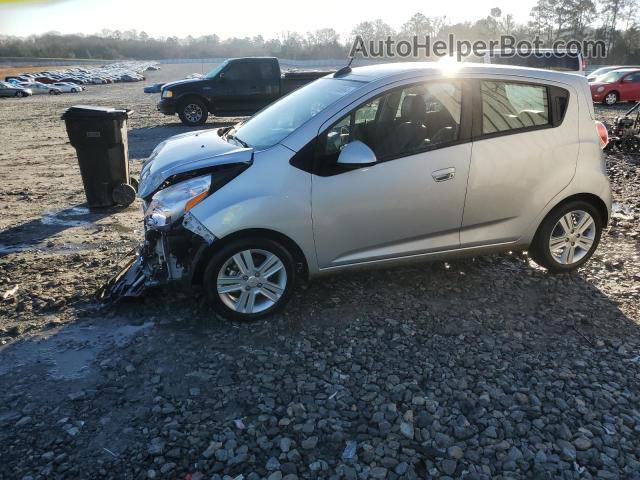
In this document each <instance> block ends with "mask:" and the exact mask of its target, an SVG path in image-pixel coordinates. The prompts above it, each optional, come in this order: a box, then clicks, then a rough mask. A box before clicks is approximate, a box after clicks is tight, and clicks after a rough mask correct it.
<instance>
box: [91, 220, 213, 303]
mask: <svg viewBox="0 0 640 480" xmlns="http://www.w3.org/2000/svg"><path fill="white" fill-rule="evenodd" d="M214 240H215V237H214V236H213V235H212V234H211V233H210V232H209V231H208V230H207V229H206V228H205V227H204V226H203V225H202V224H201V223H200V222H199V221H198V220H197V219H196V218H195V217H194V216H193V215H192V214H191V213H189V212H187V213H186V214H185V216H184V218H183V221H182V222H181V223H180V224H179V225H178V226H177V227H174V228H172V229H170V230H167V231H164V232H162V231H157V230H153V229H150V228H145V240H144V243H143V244H142V245H141V246H140V247H138V248H137V249H136V250H135V251H133V252H131V254H130V255H129V258H128V259H127V260H126V263H125V264H124V266H123V268H121V269H120V271H119V272H118V273H117V274H116V275H115V276H114V277H113V278H111V279H110V280H109V281H108V282H107V283H106V284H105V285H104V286H103V287H102V288H101V289H100V290H99V292H98V297H99V298H100V299H101V300H103V301H105V302H110V301H114V300H117V299H120V298H126V297H129V298H131V297H139V296H142V295H143V294H144V292H145V291H146V290H147V288H149V287H155V286H159V285H164V284H167V283H170V282H174V281H182V282H185V283H188V284H191V280H192V278H193V274H194V271H195V267H196V264H197V260H198V259H200V258H201V256H202V253H203V252H204V251H205V250H206V248H207V247H209V246H210V245H211V244H212V243H213V242H214Z"/></svg>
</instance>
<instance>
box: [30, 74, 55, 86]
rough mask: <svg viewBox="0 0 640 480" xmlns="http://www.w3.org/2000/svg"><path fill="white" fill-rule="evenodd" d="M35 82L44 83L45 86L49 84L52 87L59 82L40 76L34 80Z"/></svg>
mask: <svg viewBox="0 0 640 480" xmlns="http://www.w3.org/2000/svg"><path fill="white" fill-rule="evenodd" d="M34 80H35V81H36V82H40V83H44V84H47V85H50V84H52V83H56V82H57V80H56V79H55V78H53V77H46V76H38V77H36V78H34Z"/></svg>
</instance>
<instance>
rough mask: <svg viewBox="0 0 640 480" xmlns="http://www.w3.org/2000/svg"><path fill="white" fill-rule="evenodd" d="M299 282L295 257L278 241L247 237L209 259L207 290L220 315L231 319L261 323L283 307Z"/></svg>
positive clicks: (206, 276)
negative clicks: (259, 320)
mask: <svg viewBox="0 0 640 480" xmlns="http://www.w3.org/2000/svg"><path fill="white" fill-rule="evenodd" d="M294 283H295V268H294V261H293V256H292V255H291V253H290V252H289V251H288V250H287V249H286V248H285V247H283V246H282V245H280V244H279V243H278V242H275V241H273V240H270V239H267V238H246V239H240V240H236V241H233V242H231V243H230V244H228V245H226V246H224V247H223V248H221V249H220V251H218V252H216V253H215V254H214V255H213V257H212V258H211V259H210V260H209V263H208V265H207V268H206V269H205V273H204V287H205V291H206V293H207V297H208V299H209V300H210V301H211V303H212V305H213V307H214V309H215V310H216V312H217V313H219V314H220V315H222V316H223V317H225V318H228V319H230V320H257V319H259V318H263V317H265V316H268V315H270V314H272V313H273V312H275V311H276V310H278V309H280V308H282V307H283V306H284V305H285V303H286V302H287V301H288V300H289V298H290V296H291V292H292V290H293V286H294Z"/></svg>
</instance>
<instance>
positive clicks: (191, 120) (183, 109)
mask: <svg viewBox="0 0 640 480" xmlns="http://www.w3.org/2000/svg"><path fill="white" fill-rule="evenodd" d="M178 116H179V117H180V120H181V121H182V123H184V124H185V125H189V126H190V127H195V126H198V125H204V123H205V122H206V121H207V117H208V116H209V111H208V110H207V106H206V105H205V104H204V102H203V101H201V100H198V99H195V98H194V99H188V100H186V101H184V102H183V103H181V104H180V106H179V107H178Z"/></svg>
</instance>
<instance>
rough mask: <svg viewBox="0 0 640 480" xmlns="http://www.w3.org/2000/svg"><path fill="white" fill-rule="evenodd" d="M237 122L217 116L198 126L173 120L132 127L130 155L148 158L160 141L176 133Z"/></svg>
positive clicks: (136, 157) (134, 157)
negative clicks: (189, 125) (190, 125)
mask: <svg viewBox="0 0 640 480" xmlns="http://www.w3.org/2000/svg"><path fill="white" fill-rule="evenodd" d="M235 123H237V122H235V121H233V120H230V119H224V118H216V119H214V120H213V121H210V122H208V123H205V124H204V125H201V126H198V127H188V126H186V125H184V124H182V123H180V122H172V123H167V124H163V125H153V126H149V127H139V128H132V129H130V130H129V157H130V158H131V159H140V158H146V157H148V156H149V155H151V152H152V151H153V149H154V148H155V147H156V146H157V145H158V144H159V143H161V142H163V141H164V140H166V139H167V138H170V137H173V136H174V135H180V134H181V133H188V132H195V131H198V130H211V129H214V128H221V127H228V126H231V125H233V124H235Z"/></svg>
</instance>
